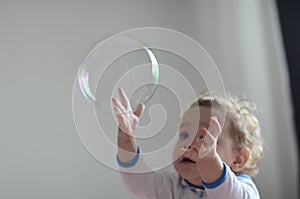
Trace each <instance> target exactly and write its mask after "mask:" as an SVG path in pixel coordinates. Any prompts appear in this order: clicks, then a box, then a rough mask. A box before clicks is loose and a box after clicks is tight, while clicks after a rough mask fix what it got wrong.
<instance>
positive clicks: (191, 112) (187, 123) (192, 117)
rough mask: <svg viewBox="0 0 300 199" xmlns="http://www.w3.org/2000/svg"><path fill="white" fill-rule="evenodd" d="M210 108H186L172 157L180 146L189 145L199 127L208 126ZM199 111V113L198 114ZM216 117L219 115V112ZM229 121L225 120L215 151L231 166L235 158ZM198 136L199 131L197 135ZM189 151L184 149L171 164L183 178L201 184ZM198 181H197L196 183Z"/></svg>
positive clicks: (179, 151)
mask: <svg viewBox="0 0 300 199" xmlns="http://www.w3.org/2000/svg"><path fill="white" fill-rule="evenodd" d="M210 110H211V109H210V108H209V107H192V108H190V109H188V110H187V111H186V112H185V114H184V115H183V117H182V120H181V124H180V127H179V135H178V136H179V137H178V141H177V144H176V146H175V148H174V152H173V158H174V159H176V157H179V155H180V154H181V153H182V150H181V149H180V148H182V147H187V146H189V145H190V144H191V143H192V141H193V140H194V138H195V136H196V133H198V132H199V130H200V128H201V127H205V128H208V126H209V121H210V117H211V111H210ZM199 111H200V114H199ZM216 116H217V117H219V118H220V117H221V112H220V114H219V116H218V113H216ZM231 129H232V128H231V126H230V123H229V122H228V121H226V122H225V124H224V126H223V129H222V133H221V134H220V136H219V138H218V143H217V153H218V154H219V156H220V158H221V159H222V160H223V161H224V162H225V163H226V164H227V165H228V166H231V165H233V163H234V160H235V152H236V151H235V150H234V149H235V147H234V143H233V140H232V138H231V137H230V130H231ZM197 136H199V133H198V135H197ZM188 153H191V152H190V151H185V152H184V153H183V154H182V155H181V156H180V157H179V158H177V159H176V160H175V161H174V162H173V165H174V167H175V169H176V171H177V172H178V174H179V175H180V176H181V177H183V178H184V179H186V180H188V181H189V182H191V183H193V184H195V185H201V184H200V182H201V179H200V176H199V172H198V168H197V165H196V163H195V162H194V161H193V160H191V159H189V158H187V156H189V155H188ZM197 182H199V183H197Z"/></svg>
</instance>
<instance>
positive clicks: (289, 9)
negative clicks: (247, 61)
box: [277, 0, 300, 181]
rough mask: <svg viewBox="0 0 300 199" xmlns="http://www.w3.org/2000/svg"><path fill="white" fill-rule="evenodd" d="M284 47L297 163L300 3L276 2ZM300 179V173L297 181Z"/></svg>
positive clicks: (299, 130)
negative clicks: (291, 103) (294, 127)
mask: <svg viewBox="0 0 300 199" xmlns="http://www.w3.org/2000/svg"><path fill="white" fill-rule="evenodd" d="M277 7H278V12H279V18H280V23H281V30H282V35H283V41H284V47H285V52H286V58H287V63H288V69H289V75H290V85H291V93H292V100H293V105H294V122H295V126H296V138H297V141H298V142H297V143H298V161H299V159H300V151H299V149H300V148H299V143H300V1H299V0H277ZM299 179H300V172H299V176H298V181H299Z"/></svg>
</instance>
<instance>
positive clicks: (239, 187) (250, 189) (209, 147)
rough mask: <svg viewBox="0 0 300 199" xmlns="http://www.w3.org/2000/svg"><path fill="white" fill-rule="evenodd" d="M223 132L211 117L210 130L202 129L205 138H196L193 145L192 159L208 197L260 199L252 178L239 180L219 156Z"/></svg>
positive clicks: (215, 119) (201, 132) (214, 118)
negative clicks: (218, 144) (220, 138)
mask: <svg viewBox="0 0 300 199" xmlns="http://www.w3.org/2000/svg"><path fill="white" fill-rule="evenodd" d="M221 130H222V129H221V126H220V124H219V122H218V120H217V118H216V117H211V120H210V125H209V128H208V129H205V128H201V129H200V134H201V135H202V136H200V137H203V138H202V139H199V138H197V137H196V138H195V139H196V140H195V141H194V142H193V144H192V148H193V149H194V150H193V151H194V153H192V159H193V160H195V161H196V163H197V167H198V171H199V174H200V176H201V179H202V185H203V186H204V187H205V189H206V192H207V194H208V196H209V197H210V198H212V199H213V198H224V199H226V198H228V199H229V198H230V199H240V198H244V199H259V194H258V191H257V188H256V186H255V185H254V183H253V182H252V180H251V179H250V177H249V179H242V178H239V179H238V177H237V176H235V174H234V173H233V172H232V171H231V170H230V168H229V167H228V166H227V165H225V163H223V162H222V160H221V158H220V156H219V155H218V153H217V150H216V146H217V140H218V137H219V135H220V133H221Z"/></svg>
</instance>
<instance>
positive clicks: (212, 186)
mask: <svg viewBox="0 0 300 199" xmlns="http://www.w3.org/2000/svg"><path fill="white" fill-rule="evenodd" d="M223 167H224V172H223V174H222V176H221V177H220V179H219V180H217V181H216V182H214V183H209V184H207V183H205V182H203V181H202V185H203V186H204V187H205V188H207V189H214V188H216V187H218V186H220V185H221V184H222V183H223V182H224V181H225V180H226V178H227V176H228V166H227V165H226V164H225V163H224V162H223Z"/></svg>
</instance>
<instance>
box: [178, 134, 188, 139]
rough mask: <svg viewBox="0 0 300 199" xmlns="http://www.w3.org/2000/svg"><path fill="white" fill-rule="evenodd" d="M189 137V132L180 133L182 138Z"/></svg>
mask: <svg viewBox="0 0 300 199" xmlns="http://www.w3.org/2000/svg"><path fill="white" fill-rule="evenodd" d="M188 137H189V134H188V133H187V132H182V133H180V139H187V138H188Z"/></svg>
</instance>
